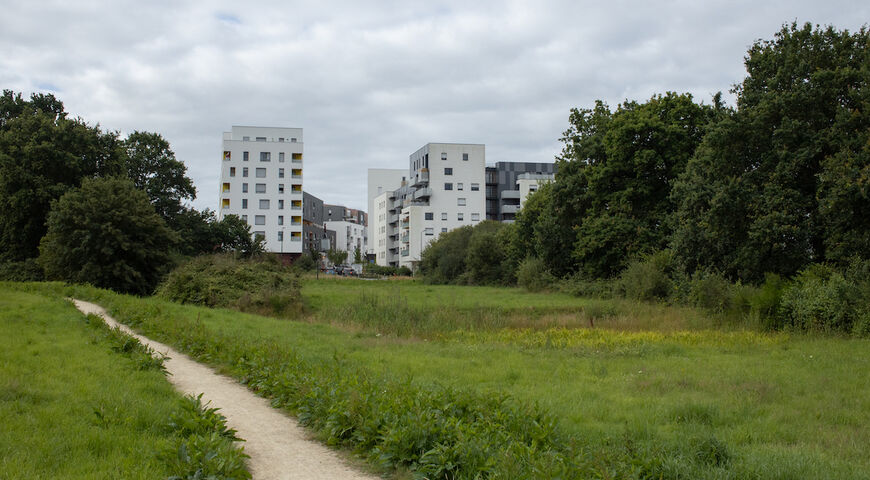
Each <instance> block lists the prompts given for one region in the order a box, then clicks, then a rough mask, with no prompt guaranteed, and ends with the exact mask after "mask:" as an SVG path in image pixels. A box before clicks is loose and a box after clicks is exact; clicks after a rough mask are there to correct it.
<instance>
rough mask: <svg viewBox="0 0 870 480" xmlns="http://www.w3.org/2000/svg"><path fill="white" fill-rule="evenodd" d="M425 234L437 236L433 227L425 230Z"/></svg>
mask: <svg viewBox="0 0 870 480" xmlns="http://www.w3.org/2000/svg"><path fill="white" fill-rule="evenodd" d="M423 233H425V234H426V235H435V229H433V228H432V227H429V228H427V229H426V230H424V231H423Z"/></svg>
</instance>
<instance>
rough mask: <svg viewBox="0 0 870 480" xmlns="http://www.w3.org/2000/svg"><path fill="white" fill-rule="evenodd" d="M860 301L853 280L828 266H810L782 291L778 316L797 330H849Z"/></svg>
mask: <svg viewBox="0 0 870 480" xmlns="http://www.w3.org/2000/svg"><path fill="white" fill-rule="evenodd" d="M859 301H860V292H859V289H858V287H857V285H855V283H853V282H850V281H848V280H846V278H845V277H843V275H842V274H840V273H839V272H836V271H833V270H832V269H831V268H830V267H827V266H822V265H812V266H810V267H808V268H807V269H805V270H803V271H802V272H801V273H800V274H799V275H798V276H797V277H796V278H795V280H794V282H793V283H792V284H791V285H790V286H789V287H788V288H787V289H786V290H785V291H784V292H783V294H782V303H781V305H780V315H781V316H782V320H783V322H784V324H785V325H788V326H791V327H794V328H797V329H798V330H807V331H824V332H851V331H852V329H853V327H854V324H855V323H856V322H857V320H858V317H859V316H860V314H861V313H862V312H861V311H859V305H858V303H859ZM865 308H866V307H865Z"/></svg>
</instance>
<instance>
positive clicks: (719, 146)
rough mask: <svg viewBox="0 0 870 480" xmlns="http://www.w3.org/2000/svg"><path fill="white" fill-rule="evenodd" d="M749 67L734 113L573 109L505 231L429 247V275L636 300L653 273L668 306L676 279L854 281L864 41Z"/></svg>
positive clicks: (863, 32)
mask: <svg viewBox="0 0 870 480" xmlns="http://www.w3.org/2000/svg"><path fill="white" fill-rule="evenodd" d="M745 65H746V70H747V75H746V77H745V78H744V79H743V81H742V82H741V83H739V84H737V85H735V86H734V88H733V90H732V92H733V93H734V94H735V96H736V106H735V107H728V106H725V105H724V104H723V103H722V100H721V95H720V94H717V95H715V96H714V97H713V99H712V102H711V103H710V104H709V105H705V104H704V103H703V102H701V103H697V102H696V101H695V100H694V99H693V98H692V96H691V95H689V94H677V93H672V92H668V93H666V94H664V95H655V96H653V97H652V98H650V99H649V100H648V101H646V102H643V103H639V102H635V101H626V102H625V103H623V104H620V105H618V106H617V108H616V109H615V110H611V109H610V108H609V107H608V106H607V105H606V104H604V103H603V102H600V101H599V102H596V104H595V105H594V106H593V107H592V108H590V109H573V110H571V114H570V117H569V127H568V129H567V130H566V131H565V132H564V134H563V136H562V138H561V141H562V142H563V149H562V152H561V154H560V155H559V157H558V158H557V163H558V175H557V176H556V179H555V181H554V182H553V183H551V184H548V185H544V186H542V188H540V189H539V190H538V191H537V192H536V193H535V194H533V195H531V196H530V197H529V198H528V199H527V200H526V202H525V205H524V206H523V209H522V210H521V211H520V212H519V214H518V215H517V221H516V223H514V224H513V225H509V226H503V227H494V226H491V225H486V224H481V225H478V226H476V227H474V228H471V227H467V228H466V229H461V231H457V232H455V233H454V232H451V233H450V234H448V235H445V236H443V237H442V238H441V239H439V240H438V241H437V242H435V243H433V244H432V245H431V246H430V247H429V248H428V249H427V250H426V251H425V252H424V254H423V261H422V262H421V268H422V272H423V274H424V275H425V276H426V278H427V279H429V280H431V281H436V282H460V283H469V282H470V283H510V282H511V281H513V280H515V279H516V275H517V271H518V270H519V271H520V272H525V274H526V276H528V275H527V274H528V272H535V271H538V272H540V273H546V274H548V275H553V276H555V277H560V278H567V277H570V278H573V279H578V278H579V279H582V280H584V281H592V282H594V281H601V280H605V279H613V278H617V277H619V276H626V275H628V276H632V275H634V276H635V279H636V280H637V282H635V285H634V286H637V283H638V282H639V281H640V279H641V278H646V279H649V278H650V276H651V275H652V273H651V272H652V271H656V272H658V273H659V274H661V275H662V279H663V280H662V281H661V282H658V283H657V284H656V285H655V286H653V287H651V289H650V291H658V292H661V291H665V292H667V291H669V289H671V290H672V289H673V288H674V285H673V282H671V277H674V278H676V277H679V278H684V279H695V280H697V282H698V285H701V284H705V285H711V284H712V283H711V281H710V280H705V279H710V278H720V279H722V280H723V281H729V282H741V283H743V284H755V285H758V284H761V283H763V282H765V279H768V280H770V279H771V278H780V277H782V278H790V277H793V276H795V275H796V274H798V273H800V276H799V277H798V278H803V279H805V278H814V279H815V278H817V277H818V278H821V279H822V280H819V282H827V281H828V279H830V278H836V276H835V275H833V274H831V273H826V274H825V275H821V276H819V275H816V274H815V273H813V274H808V273H807V272H815V271H817V269H816V270H813V268H815V267H813V265H818V264H826V265H829V266H831V268H835V269H839V270H840V271H843V272H845V271H846V270H847V269H849V268H852V269H853V270H854V268H855V267H854V265H860V264H861V259H865V260H866V259H870V214H868V212H870V33H868V30H867V29H866V27H865V28H862V29H860V30H859V31H857V32H849V31H839V30H836V29H835V28H833V27H824V28H822V27H818V26H817V27H813V26H812V25H811V24H805V25H802V26H799V25H797V24H791V25H785V26H783V27H782V29H781V30H780V31H779V32H777V33H776V34H775V36H774V38H773V39H772V40H758V41H756V42H755V43H754V44H753V45H752V46H751V47H750V49H749V51H748V52H747V54H746V57H745ZM499 228H500V230H499ZM492 230H499V232H498V235H495V236H492V235H490V236H491V238H490V240H489V243H488V245H487V246H486V247H483V248H481V247H480V246H479V245H478V246H476V247H475V248H474V251H472V245H473V239H474V238H475V236H479V235H482V234H483V232H489V231H492ZM527 258H528V259H531V260H530V261H526V259H527ZM856 262H857V263H856ZM474 265H476V267H472V266H474ZM850 265H851V266H852V267H850ZM475 268H476V269H477V270H475ZM481 268H484V269H487V270H488V272H487V273H484V274H482V273H480V269H481ZM771 275H773V277H771ZM841 277H842V278H850V277H849V276H848V275H845V274H843V275H841ZM851 278H853V279H854V281H855V282H858V280H857V279H859V278H860V275H853V276H852V277H851ZM796 281H797V280H796ZM813 281H815V280H813ZM704 282H706V283H704ZM810 283H811V282H810ZM855 285H857V283H856V284H855ZM699 288H700V287H699ZM856 288H857V287H856ZM861 288H863V287H861ZM861 288H858V289H857V290H856V291H858V290H861ZM865 293H866V292H865ZM656 295H661V293H657V294H656ZM856 295H857V294H856ZM868 297H870V295H868ZM868 318H870V317H868Z"/></svg>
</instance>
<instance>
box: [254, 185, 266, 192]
mask: <svg viewBox="0 0 870 480" xmlns="http://www.w3.org/2000/svg"><path fill="white" fill-rule="evenodd" d="M254 193H266V184H265V183H256V184H254Z"/></svg>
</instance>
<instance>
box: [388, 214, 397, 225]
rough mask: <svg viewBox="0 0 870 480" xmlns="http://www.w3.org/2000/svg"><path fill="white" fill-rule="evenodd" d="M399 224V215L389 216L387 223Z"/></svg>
mask: <svg viewBox="0 0 870 480" xmlns="http://www.w3.org/2000/svg"><path fill="white" fill-rule="evenodd" d="M398 222H399V214H398V213H395V214H393V215H388V216H387V223H389V224H390V225H393V224H396V223H398Z"/></svg>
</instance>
